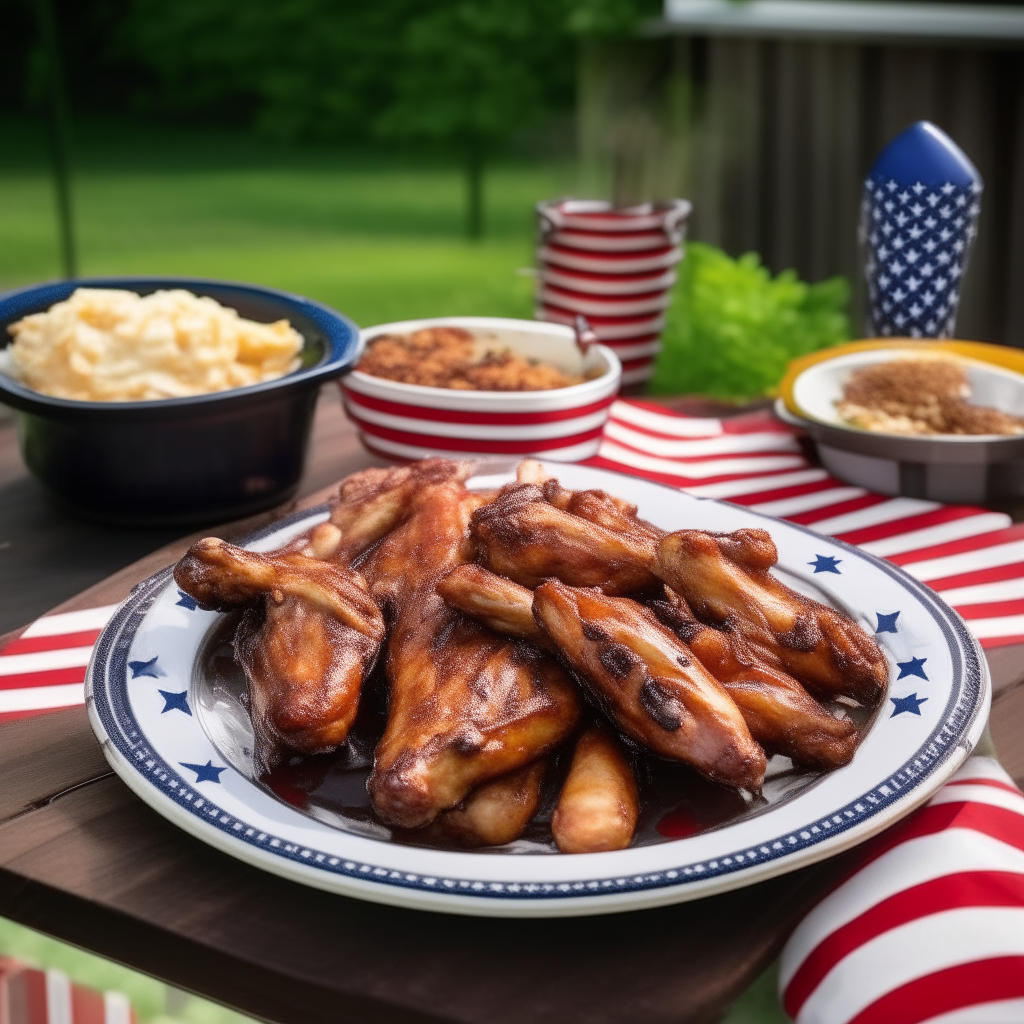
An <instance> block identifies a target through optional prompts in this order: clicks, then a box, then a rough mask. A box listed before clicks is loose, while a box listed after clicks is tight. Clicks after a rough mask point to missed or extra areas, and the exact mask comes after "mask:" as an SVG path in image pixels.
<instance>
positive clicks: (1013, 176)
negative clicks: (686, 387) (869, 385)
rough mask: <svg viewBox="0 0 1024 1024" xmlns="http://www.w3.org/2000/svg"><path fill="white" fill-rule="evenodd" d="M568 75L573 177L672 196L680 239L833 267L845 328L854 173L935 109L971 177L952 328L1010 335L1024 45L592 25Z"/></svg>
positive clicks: (1016, 340)
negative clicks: (680, 212)
mask: <svg viewBox="0 0 1024 1024" xmlns="http://www.w3.org/2000/svg"><path fill="white" fill-rule="evenodd" d="M883 6H884V5H883ZM1001 42H1002V43H1003V44H1005V40H1003V41H1001ZM579 84H580V104H579V122H578V123H579V148H580V152H581V157H582V163H583V166H584V167H585V168H586V169H587V170H586V172H585V173H586V178H585V182H586V184H585V187H586V188H587V189H589V190H590V191H591V192H599V191H606V192H611V193H614V195H615V197H616V199H618V200H619V201H622V202H628V201H632V200H639V199H646V198H661V197H666V196H669V195H680V194H681V195H685V196H687V197H688V198H690V199H692V200H693V203H694V215H693V220H692V226H691V233H690V237H691V238H698V239H701V240H703V241H707V242H711V243H714V244H716V245H720V246H722V247H724V248H725V249H726V250H728V251H729V252H730V253H733V254H734V255H735V254H739V253H741V252H744V251H748V250H751V249H753V250H756V251H758V252H759V253H761V254H762V256H763V258H764V260H765V262H766V263H767V264H768V266H770V267H771V268H772V269H773V270H774V271H779V270H782V269H784V268H786V267H795V268H796V270H797V271H798V272H799V273H800V275H801V276H802V277H804V278H806V279H808V280H811V281H816V280H820V279H822V278H824V277H828V276H830V275H832V274H845V275H847V276H848V277H849V278H850V280H851V283H852V284H853V286H854V289H855V324H856V329H857V330H860V329H861V328H862V326H863V323H864V321H863V315H862V310H863V283H862V277H861V256H860V252H859V249H858V244H857V238H856V227H857V220H858V214H859V205H860V197H861V187H862V183H863V180H864V177H865V174H866V172H867V171H868V169H869V167H870V166H871V163H872V162H873V160H874V157H875V156H876V155H877V153H878V152H879V150H880V149H881V147H882V146H883V145H884V144H885V143H886V142H887V141H888V140H889V139H891V138H892V137H893V136H895V135H897V134H898V133H899V132H901V131H902V130H903V129H904V128H906V127H907V126H908V125H909V124H911V123H912V122H914V121H917V120H919V119H922V118H926V119H928V120H930V121H933V122H935V123H936V124H937V125H939V126H940V127H942V128H943V129H945V130H946V131H947V132H948V133H949V134H950V135H951V136H952V137H953V138H954V139H956V140H957V142H958V143H959V144H960V145H961V146H962V147H963V149H964V150H965V151H966V152H967V153H968V155H969V156H970V157H971V159H972V160H973V161H974V163H975V164H976V165H977V167H978V169H979V170H980V172H981V174H982V176H983V177H984V179H985V192H984V196H983V201H982V214H981V222H980V227H979V234H978V240H977V243H976V247H975V250H974V254H973V256H972V259H971V263H970V268H969V270H968V273H967V276H966V280H965V284H964V292H963V297H962V305H961V312H960V317H959V321H958V325H957V334H958V335H959V336H961V337H969V338H975V339H980V340H989V341H1000V342H1005V343H1010V344H1015V345H1019V346H1024V51H1021V50H1018V49H1014V48H1012V47H1005V46H1004V47H1003V48H1000V43H999V42H994V43H992V44H989V43H984V44H979V43H978V42H976V41H975V42H971V43H970V45H961V44H958V42H957V41H956V40H945V41H943V42H942V43H941V44H939V45H937V44H934V43H930V44H921V45H913V44H908V43H907V42H906V41H905V40H904V41H899V42H898V43H893V42H873V41H864V40H860V39H858V40H852V41H842V40H840V41H836V40H816V39H806V38H805V39H801V38H784V37H783V38H778V37H775V38H752V37H749V36H748V37H737V36H715V35H701V34H697V33H692V32H690V33H688V34H685V35H682V34H671V35H669V34H665V35H663V36H661V37H659V38H649V39H644V40H637V41H632V42H628V43H621V42H619V43H612V42H607V41H605V42H602V41H590V42H588V43H586V44H585V46H584V50H583V54H582V58H581V63H580V83H579Z"/></svg>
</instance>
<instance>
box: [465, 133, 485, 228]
mask: <svg viewBox="0 0 1024 1024" xmlns="http://www.w3.org/2000/svg"><path fill="white" fill-rule="evenodd" d="M465 169H466V235H467V236H468V237H469V238H471V239H473V240H474V241H476V240H477V239H480V238H482V237H483V233H484V154H483V147H482V146H481V145H480V144H479V143H478V142H475V141H474V142H470V144H469V145H468V146H467V147H466V165H465Z"/></svg>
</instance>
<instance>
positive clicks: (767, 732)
mask: <svg viewBox="0 0 1024 1024" xmlns="http://www.w3.org/2000/svg"><path fill="white" fill-rule="evenodd" d="M649 607H650V608H651V609H652V611H654V613H655V614H656V615H657V616H658V618H659V619H661V621H662V622H663V623H664V624H665V625H666V626H668V627H669V629H671V630H672V632H673V633H675V634H676V636H678V637H679V639H680V640H682V641H683V642H684V643H685V644H686V646H687V647H689V649H690V650H691V651H692V652H693V654H694V655H696V657H697V659H698V660H699V661H700V663H701V664H702V665H703V666H704V667H705V668H706V669H707V670H708V671H709V672H710V673H711V674H712V675H713V676H714V677H715V678H716V679H717V680H718V681H719V682H720V683H721V684H722V685H723V686H724V687H725V689H726V692H727V693H728V694H729V696H730V697H732V699H733V700H734V701H735V702H736V706H737V707H738V708H739V709H740V713H741V714H742V715H743V720H744V721H745V722H746V723H747V727H748V728H749V729H750V734H751V735H752V736H753V737H754V739H755V740H757V742H758V743H760V744H761V746H763V747H764V748H765V749H766V750H768V751H770V752H772V753H777V754H782V755H783V756H785V757H788V758H790V759H791V760H792V761H793V763H794V764H796V765H799V766H801V767H803V768H810V769H814V770H817V771H831V770H832V769H834V768H840V767H842V766H843V765H844V764H848V763H849V762H850V760H851V759H852V758H853V754H854V751H855V750H856V749H857V726H856V723H854V722H853V721H852V720H851V719H849V718H837V717H836V716H835V715H833V714H832V713H831V712H830V711H828V709H827V708H824V707H822V706H821V704H819V703H818V702H817V701H816V700H815V699H814V698H813V697H812V696H811V695H810V694H809V693H808V692H807V691H806V690H805V689H804V688H803V687H802V686H801V685H800V684H799V683H798V682H797V681H796V680H795V679H794V678H793V677H792V676H789V675H786V673H785V672H782V671H781V670H780V669H774V668H771V667H769V666H768V665H765V664H762V663H761V662H759V661H758V659H757V656H756V654H755V652H754V650H753V649H752V648H751V647H750V646H749V645H748V644H745V643H744V642H743V640H741V639H740V638H739V637H738V636H736V635H735V634H732V633H725V632H722V631H721V630H718V629H713V628H712V627H711V626H705V625H704V623H702V622H699V621H698V620H697V618H696V617H695V616H694V614H693V612H692V611H691V610H690V609H689V608H688V607H687V606H686V604H685V602H684V601H682V599H681V598H679V597H678V596H677V595H675V594H673V593H671V592H669V599H668V600H665V601H654V602H651V603H650V605H649Z"/></svg>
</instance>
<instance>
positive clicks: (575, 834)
mask: <svg viewBox="0 0 1024 1024" xmlns="http://www.w3.org/2000/svg"><path fill="white" fill-rule="evenodd" d="M639 816H640V796H639V793H638V792H637V787H636V779H635V778H634V777H633V769H632V767H631V766H630V763H629V759H628V758H627V757H626V752H625V751H624V750H623V749H622V744H621V743H619V741H618V740H616V739H615V737H614V736H612V735H611V733H609V732H608V731H607V730H606V729H604V728H603V727H602V726H599V725H592V726H591V727H590V728H588V729H586V730H585V731H584V732H583V733H582V734H581V736H580V738H579V739H578V740H577V741H576V749H575V750H574V751H573V755H572V764H571V765H570V766H569V774H568V776H566V780H565V784H564V785H563V786H562V792H561V793H560V794H559V797H558V806H557V807H556V808H555V813H554V815H553V816H552V818H551V832H552V834H553V835H554V837H555V843H556V844H557V846H558V849H559V850H561V851H562V853H601V852H603V851H606V850H624V849H625V848H626V847H627V846H629V844H630V843H631V842H632V841H633V833H634V832H635V831H636V822H637V818H638V817H639Z"/></svg>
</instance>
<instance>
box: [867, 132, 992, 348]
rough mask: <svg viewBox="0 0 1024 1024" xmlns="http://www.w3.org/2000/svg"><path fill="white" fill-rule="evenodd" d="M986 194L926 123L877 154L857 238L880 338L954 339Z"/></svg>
mask: <svg viewBox="0 0 1024 1024" xmlns="http://www.w3.org/2000/svg"><path fill="white" fill-rule="evenodd" d="M982 187H983V186H982V180H981V175H980V174H979V173H978V170H977V168H976V167H975V166H974V164H972V163H971V161H970V159H968V157H967V154H966V153H964V151H963V150H962V149H961V148H960V147H959V146H958V145H957V144H956V143H955V142H954V141H953V140H952V139H951V138H950V137H949V136H948V135H947V134H946V133H945V132H944V131H942V129H941V128H937V127H936V126H935V125H933V124H932V123H931V122H929V121H918V122H917V124H913V125H911V126H910V127H909V128H908V129H907V130H906V131H905V132H904V133H903V134H902V135H898V136H897V137H896V138H895V139H893V140H892V142H890V143H889V145H888V146H886V147H885V149H883V150H882V152H881V153H880V154H879V156H878V159H877V160H876V161H875V164H874V166H873V167H872V168H871V171H870V173H869V174H868V176H867V179H866V180H865V182H864V199H863V204H862V208H861V230H860V233H861V244H862V245H863V246H864V249H865V257H866V260H865V268H864V272H865V276H866V278H867V285H868V298H869V302H870V315H871V325H870V326H871V333H872V334H873V335H874V336H875V337H902V338H949V337H952V336H953V332H954V329H955V327H956V314H957V306H958V305H959V302H960V283H961V281H962V279H963V275H964V271H965V270H966V269H967V260H968V258H969V256H970V252H971V245H972V243H973V242H974V237H975V235H976V234H977V224H978V213H979V212H980V210H981V190H982Z"/></svg>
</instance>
